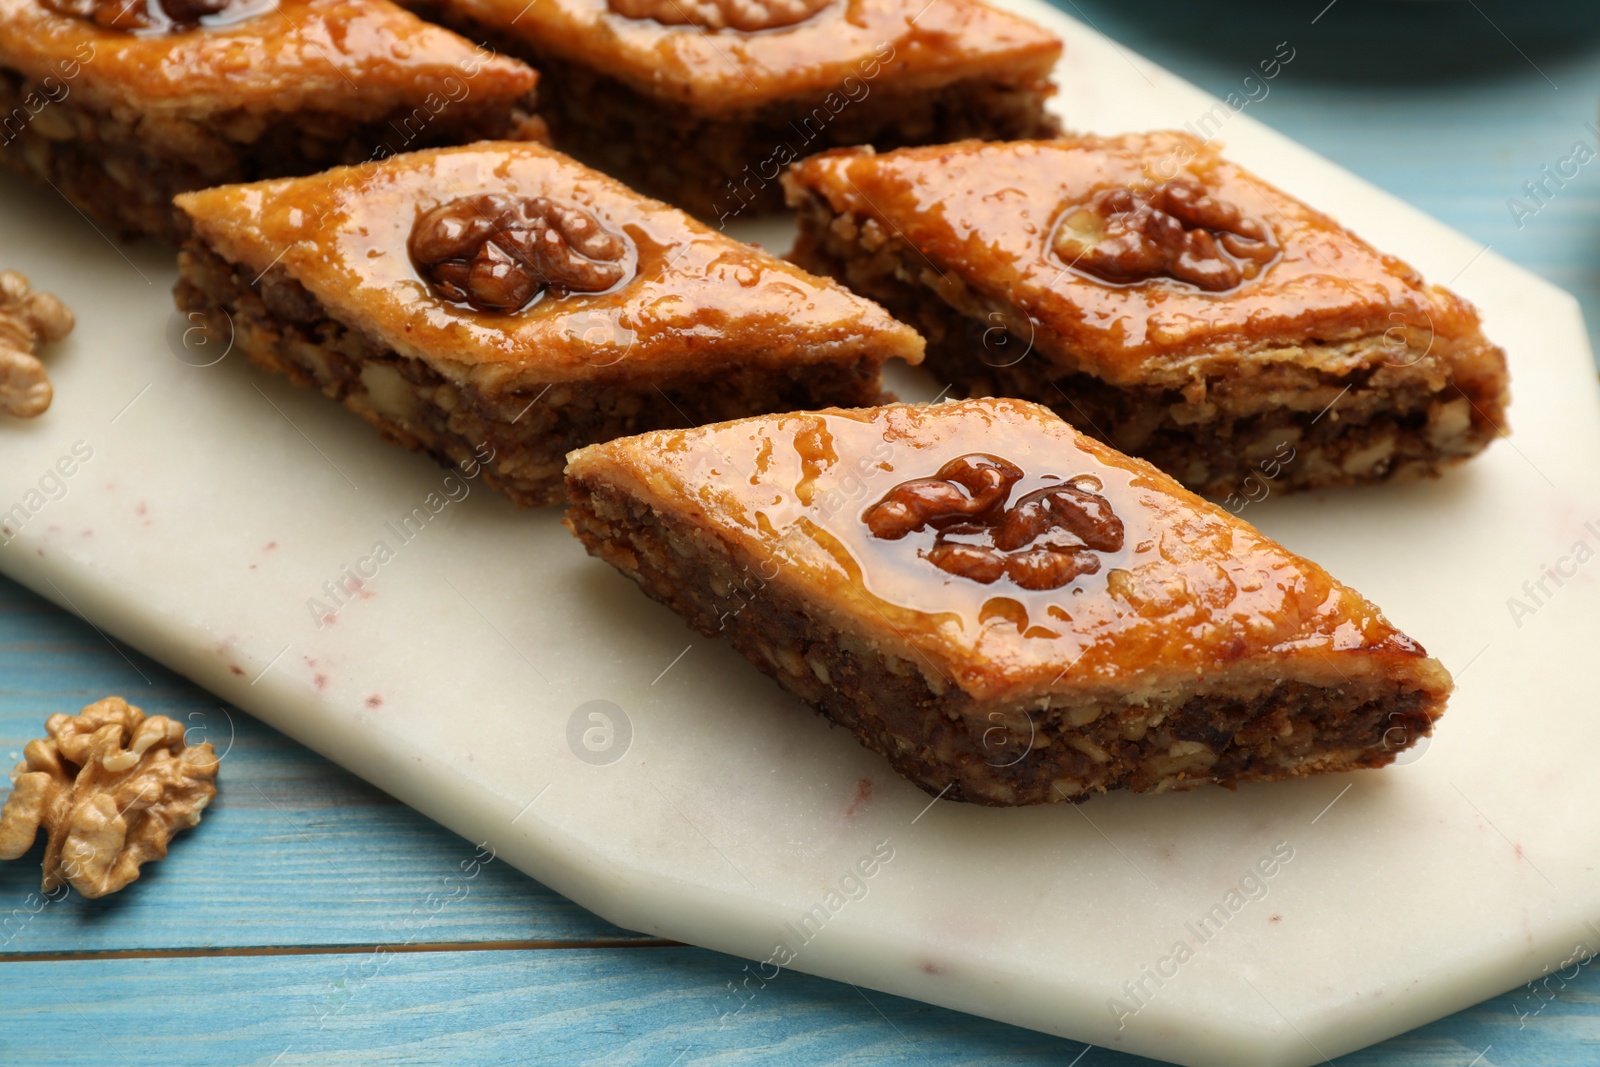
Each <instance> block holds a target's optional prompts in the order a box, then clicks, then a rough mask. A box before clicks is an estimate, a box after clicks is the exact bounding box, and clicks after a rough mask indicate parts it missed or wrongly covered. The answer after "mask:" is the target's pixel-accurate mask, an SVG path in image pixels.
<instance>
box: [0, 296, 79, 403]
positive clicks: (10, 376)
mask: <svg viewBox="0 0 1600 1067" xmlns="http://www.w3.org/2000/svg"><path fill="white" fill-rule="evenodd" d="M72 326H73V318H72V311H71V310H70V309H69V308H68V307H67V305H65V304H63V303H62V302H61V301H60V300H57V299H56V298H55V297H53V296H51V295H50V294H49V293H36V292H34V291H33V287H32V286H30V285H29V284H28V279H27V278H26V277H24V276H23V275H21V274H18V273H17V272H16V271H14V270H6V271H0V412H4V413H5V414H7V415H15V416H17V417H18V418H21V419H32V418H36V417H37V416H40V415H43V414H44V413H45V412H46V411H47V410H49V408H50V401H51V400H53V399H54V398H55V391H54V390H53V389H52V388H51V387H50V378H49V377H48V376H47V375H46V374H45V372H44V364H43V363H41V362H39V357H38V356H37V355H36V354H35V353H36V351H37V349H38V347H39V346H40V345H45V344H51V343H53V342H55V341H59V340H61V339H62V338H63V337H65V336H67V334H69V333H71V332H72Z"/></svg>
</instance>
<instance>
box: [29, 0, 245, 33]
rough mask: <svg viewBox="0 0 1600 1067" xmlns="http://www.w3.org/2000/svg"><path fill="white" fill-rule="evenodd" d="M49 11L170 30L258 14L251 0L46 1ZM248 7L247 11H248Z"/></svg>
mask: <svg viewBox="0 0 1600 1067" xmlns="http://www.w3.org/2000/svg"><path fill="white" fill-rule="evenodd" d="M43 2H44V5H45V6H46V7H48V8H50V10H52V11H55V12H57V13H59V14H62V15H71V16H73V17H74V18H80V19H88V20H89V21H91V22H93V23H95V24H96V25H98V26H103V27H104V28H106V29H108V30H130V31H133V30H138V31H144V32H147V33H148V32H152V31H154V32H157V33H161V32H167V31H174V30H192V29H194V28H195V27H196V26H198V25H200V20H201V19H207V18H214V17H215V16H218V15H223V14H225V13H233V12H234V11H236V12H237V13H238V14H239V15H241V16H243V15H247V14H257V13H259V12H258V10H257V9H258V8H259V6H260V5H259V4H257V3H252V2H251V0H43ZM247 9H248V10H247Z"/></svg>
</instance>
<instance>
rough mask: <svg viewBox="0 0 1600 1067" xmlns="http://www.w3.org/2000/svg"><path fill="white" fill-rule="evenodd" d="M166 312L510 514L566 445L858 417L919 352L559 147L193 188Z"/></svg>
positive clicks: (556, 473) (826, 293) (438, 153)
mask: <svg viewBox="0 0 1600 1067" xmlns="http://www.w3.org/2000/svg"><path fill="white" fill-rule="evenodd" d="M178 205H179V207H180V208H181V209H182V211H183V212H184V213H185V214H186V216H187V217H188V219H189V220H190V221H191V223H192V226H193V229H194V233H193V236H192V237H191V238H190V240H189V241H188V242H187V244H186V245H185V246H184V248H183V250H182V252H181V253H180V255H179V271H180V275H181V277H180V279H179V282H178V287H177V301H178V306H179V307H180V308H182V309H183V310H184V311H186V312H189V313H190V315H191V318H194V317H195V316H198V318H197V319H196V321H198V322H201V323H203V324H204V325H205V327H206V330H207V333H208V334H209V335H210V336H211V337H212V338H214V339H215V340H216V342H217V343H218V344H219V345H224V344H228V343H231V344H232V345H233V346H234V347H236V348H237V349H239V350H240V351H242V352H243V353H244V354H245V355H246V356H247V357H249V358H250V359H251V360H252V361H253V362H255V363H257V364H259V365H260V366H262V367H264V368H266V369H267V370H270V371H274V372H277V373H280V374H286V375H288V376H289V377H290V378H291V379H292V380H293V381H295V382H296V383H297V384H300V385H314V386H316V387H318V388H320V389H321V390H322V391H323V392H324V393H326V394H327V395H328V396H330V397H332V398H334V399H336V400H339V401H342V402H343V403H344V405H345V406H346V407H347V408H349V409H350V410H352V411H354V412H356V413H357V414H359V415H361V416H362V417H363V418H365V419H366V420H367V421H368V422H370V423H372V424H373V425H374V426H376V427H377V428H378V429H379V430H381V431H382V432H383V434H384V436H385V437H387V438H389V439H390V440H394V441H397V442H399V443H401V444H405V445H408V446H410V447H412V448H418V449H423V450H425V451H427V452H430V453H432V454H433V455H434V456H435V457H437V458H438V459H439V460H440V461H441V462H443V463H446V464H452V465H454V464H460V465H462V466H463V468H464V469H467V470H469V471H471V472H474V473H475V472H476V471H478V470H479V469H480V468H481V469H482V473H483V478H484V480H485V481H486V482H487V483H488V484H489V485H490V486H491V487H493V488H495V489H497V490H499V491H501V492H503V493H504V494H505V495H506V496H508V497H510V498H511V499H512V500H514V501H516V502H517V503H519V504H523V505H528V504H546V503H553V502H555V501H558V500H560V499H561V498H562V493H563V490H562V481H561V470H562V467H563V466H564V464H565V456H566V453H567V452H568V451H570V450H571V449H574V448H577V447H578V446H580V445H585V444H589V443H592V442H595V441H604V440H609V439H610V438H613V437H618V436H621V435H623V434H631V433H638V432H640V431H643V430H652V429H660V428H663V427H670V426H691V425H695V424H697V423H701V422H711V421H715V420H718V419H728V418H737V417H741V416H746V415H752V414H757V413H761V412H768V411H788V410H793V409H796V408H814V407H824V406H827V405H830V404H856V405H859V404H872V403H878V402H880V401H881V400H882V399H883V393H882V390H881V388H880V380H879V369H880V366H881V365H882V363H883V361H884V360H885V359H887V358H889V357H891V356H898V357H901V358H903V359H905V360H906V361H908V362H911V363H915V362H918V361H919V360H920V359H921V358H922V339H921V338H920V337H918V336H917V335H916V333H915V332H914V331H912V330H911V329H910V328H909V327H906V326H904V325H901V324H900V323H898V322H896V321H895V320H894V319H892V318H890V317H889V315H888V313H887V312H885V311H884V310H883V309H882V308H880V307H878V306H877V305H876V304H873V303H871V302H870V301H867V300H865V299H862V298H861V297H858V296H856V295H855V294H853V293H851V292H849V291H848V290H846V289H844V288H842V287H840V286H838V285H836V284H835V283H833V282H831V281H828V280H826V279H823V278H815V277H812V276H811V275H809V274H806V273H805V272H804V271H802V270H800V269H798V268H797V267H794V266H792V265H790V264H788V263H785V262H783V261H782V260H780V259H777V258H775V257H773V256H770V255H767V254H766V253H764V252H761V251H760V250H758V249H756V248H753V247H751V246H749V245H745V244H741V243H739V242H737V241H733V240H731V239H729V238H727V237H724V236H722V235H721V234H718V233H716V232H714V231H712V230H710V229H708V228H706V227H705V226H703V225H701V224H699V223H697V222H695V221H694V220H692V219H690V218H689V217H688V216H686V215H684V214H683V213H682V212H680V211H678V210H676V209H675V208H670V207H668V206H666V205H665V204H662V203H659V202H657V201H653V200H647V199H645V198H644V197H641V196H639V195H638V194H637V193H634V192H633V191H632V190H629V189H627V188H625V187H624V186H622V185H621V184H619V183H617V182H616V181H613V180H612V179H610V178H607V177H606V176H605V175H603V174H599V173H597V172H595V171H592V170H589V169H588V168H586V167H584V166H582V165H581V164H578V163H575V162H574V161H572V160H571V159H568V158H567V157H566V156H563V155H561V154H560V153H558V152H556V151H554V150H552V149H548V148H545V147H543V146H542V145H536V144H529V143H488V144H482V145H474V146H469V147H466V148H456V149H434V150H430V151H426V152H417V153H413V154H410V155H404V156H396V157H394V158H392V159H389V160H385V161H383V162H381V163H367V164H362V165H361V166H357V167H344V168H339V169H336V170H332V171H329V172H327V173H325V174H320V175H316V176H314V177H310V178H295V179H281V180H277V181H270V182H259V183H256V184H253V185H232V186H224V187H222V188H218V189H207V190H204V191H202V192H197V193H187V194H184V195H183V196H180V197H178Z"/></svg>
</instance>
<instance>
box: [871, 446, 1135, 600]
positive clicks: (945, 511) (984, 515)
mask: <svg viewBox="0 0 1600 1067" xmlns="http://www.w3.org/2000/svg"><path fill="white" fill-rule="evenodd" d="M1021 478H1022V471H1021V469H1019V468H1018V467H1017V466H1016V464H1014V463H1009V462H1007V461H1006V460H1003V459H1001V458H1000V457H998V456H991V455H986V454H984V453H981V452H974V453H970V454H968V455H965V456H958V457H957V458H955V459H953V460H951V461H950V462H949V463H946V464H945V465H944V466H942V467H940V468H939V471H938V473H937V474H935V475H934V476H933V477H932V478H917V479H914V480H912V481H909V482H902V483H901V484H900V485H897V486H895V487H894V488H893V489H891V490H889V492H888V493H887V494H885V495H884V497H883V499H881V500H879V501H878V502H877V503H876V504H873V505H872V506H871V507H870V508H868V509H867V510H866V511H865V512H864V513H862V516H861V517H862V520H863V521H864V522H865V523H866V524H867V529H868V530H869V531H871V533H872V535H873V536H874V537H878V538H881V539H883V540H886V541H898V540H900V539H901V538H904V537H906V536H907V535H908V534H911V533H915V532H917V531H921V530H928V529H932V530H933V531H934V539H933V544H932V546H931V547H929V548H927V549H923V550H921V552H920V554H921V555H922V557H923V558H924V559H926V560H928V562H930V563H932V564H933V565H934V566H936V567H938V568H939V569H940V570H943V571H947V572H949V573H950V574H955V575H959V576H960V577H962V578H969V579H971V580H972V581H975V582H981V583H983V584H984V585H988V584H991V583H993V582H997V581H999V580H1000V578H1001V577H1006V578H1009V579H1011V581H1012V582H1014V583H1016V584H1017V585H1019V586H1021V587H1022V588H1024V589H1032V590H1044V589H1059V588H1061V587H1062V586H1064V585H1066V584H1067V583H1069V582H1071V581H1072V580H1073V579H1074V578H1077V577H1079V576H1080V575H1084V574H1093V573H1095V572H1096V571H1098V570H1099V569H1100V557H1099V556H1098V555H1096V553H1098V552H1117V551H1120V550H1121V548H1122V540H1123V531H1122V520H1121V519H1119V518H1117V516H1116V514H1115V513H1114V512H1113V511H1112V510H1111V504H1110V502H1109V501H1107V500H1106V498H1105V497H1103V496H1101V495H1100V494H1099V493H1098V492H1096V490H1098V489H1100V488H1101V485H1100V482H1099V480H1098V479H1096V478H1095V477H1094V476H1093V475H1079V476H1078V477H1076V478H1069V479H1067V480H1066V481H1064V482H1062V483H1061V484H1059V485H1047V486H1044V487H1043V488H1040V489H1035V490H1033V491H1032V492H1031V493H1027V494H1025V495H1024V496H1022V497H1021V498H1019V499H1018V500H1017V501H1016V503H1014V504H1010V506H1007V503H1008V501H1009V500H1010V497H1011V490H1012V488H1013V487H1014V486H1015V485H1016V483H1017V482H1018V481H1019V480H1021Z"/></svg>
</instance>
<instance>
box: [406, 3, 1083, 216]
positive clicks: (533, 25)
mask: <svg viewBox="0 0 1600 1067" xmlns="http://www.w3.org/2000/svg"><path fill="white" fill-rule="evenodd" d="M418 7H419V9H420V10H423V11H431V12H433V13H435V15H436V16H437V17H439V18H440V19H441V20H443V21H444V22H446V23H447V24H448V25H451V26H453V27H455V28H457V29H459V30H460V31H461V32H462V33H465V34H467V35H468V36H471V37H474V38H480V39H484V38H486V39H488V40H489V41H490V42H491V43H492V44H494V45H495V47H498V48H500V49H501V50H502V51H504V52H505V53H506V54H508V55H520V56H523V57H524V58H526V59H528V60H529V61H531V62H533V63H534V64H535V65H536V66H538V68H539V69H540V70H541V71H542V72H544V74H545V80H544V81H543V82H542V83H541V84H540V86H539V94H540V98H539V106H540V111H541V113H542V114H543V115H544V117H545V118H546V119H548V120H549V123H550V128H551V132H552V134H553V135H554V137H555V142H556V144H557V146H558V147H561V148H563V149H565V150H567V151H570V152H572V153H573V154H575V155H577V156H578V157H579V158H581V159H583V160H585V161H586V162H589V163H593V164H594V165H595V166H597V167H599V168H601V169H602V170H604V171H606V172H607V173H610V174H615V175H617V176H618V177H620V178H623V179H625V180H627V181H628V182H630V183H631V184H633V185H635V186H636V187H638V188H640V189H642V190H643V191H645V192H647V193H649V194H651V195H652V196H660V197H662V198H664V199H667V200H670V201H672V202H674V203H676V204H678V205H679V206H681V207H684V208H687V209H688V210H690V211H693V212H695V213H696V214H697V215H699V216H701V217H702V218H704V219H706V220H708V221H714V222H721V221H723V220H726V219H728V218H730V217H733V216H737V215H740V214H743V213H746V212H756V211H764V210H773V209H776V208H779V207H781V206H782V204H783V194H782V189H781V187H780V185H779V182H778V176H779V173H780V172H781V171H782V170H783V168H784V166H785V165H787V164H788V163H790V162H792V161H794V160H795V159H798V158H800V157H802V156H806V155H810V154H811V153H813V152H816V151H819V150H821V149H823V148H829V147H832V146H835V145H857V144H873V145H877V146H879V147H881V148H891V147H894V146H896V145H906V144H929V143H935V142H940V141H949V140H953V139H955V138H958V137H1040V136H1048V135H1050V134H1052V133H1054V132H1055V129H1056V123H1055V120H1054V119H1053V118H1052V117H1051V116H1049V115H1047V114H1046V113H1045V111H1044V102H1045V100H1046V99H1047V98H1048V97H1049V95H1050V94H1051V93H1052V92H1053V91H1054V86H1053V85H1052V84H1051V82H1050V73H1051V70H1052V68H1053V67H1054V66H1055V63H1056V61H1057V60H1058V59H1059V58H1060V56H1061V42H1060V41H1059V40H1058V39H1057V38H1056V37H1055V36H1054V35H1052V34H1050V33H1048V32H1047V31H1045V30H1043V29H1041V28H1040V27H1039V26H1036V25H1035V24H1033V23H1031V22H1029V21H1027V20H1026V19H1023V18H1019V17H1018V16H1016V15H1012V14H1010V13H1008V12H1004V11H999V10H997V9H995V8H992V7H989V6H987V5H986V4H984V3H983V2H982V0H936V2H933V3H929V2H928V0H539V2H538V3H531V4H530V3H528V2H527V0H418Z"/></svg>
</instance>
